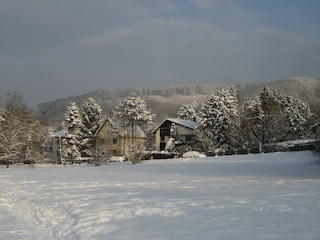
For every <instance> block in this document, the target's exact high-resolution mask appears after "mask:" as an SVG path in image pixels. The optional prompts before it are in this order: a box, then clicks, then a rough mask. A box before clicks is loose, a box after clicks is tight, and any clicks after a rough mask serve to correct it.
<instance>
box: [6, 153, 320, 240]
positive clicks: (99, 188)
mask: <svg viewBox="0 0 320 240" xmlns="http://www.w3.org/2000/svg"><path fill="white" fill-rule="evenodd" d="M310 158H311V154H310V153H309V152H295V153H272V154H260V155H242V156H226V157H212V158H201V159H175V160H154V161H146V162H143V163H142V164H141V165H132V164H130V163H126V162H123V163H110V164H109V165H107V166H101V167H93V166H85V165H73V166H67V167H66V168H64V167H63V166H52V165H50V166H44V165H42V166H39V165H36V166H35V167H34V168H31V167H30V166H11V167H10V168H9V169H5V168H4V167H1V168H0V180H1V181H0V187H1V193H0V239H6V240H8V239H15V240H16V239H28V240H29V239H30V240H33V239H43V240H44V239H46V240H47V239H85V240H88V239H112V240H117V239H124V240H128V239H130V240H132V239H139V240H140V239H148V240H150V239H174V240H178V239H183V240H187V239H192V240H194V239H198V240H200V239H206V240H207V239H214V240H218V239H221V240H222V239H224V240H226V239H228V240H230V239H231V240H232V239H237V240H239V239H240V240H242V239H244V240H250V239H252V240H253V239H254V240H259V239H261V240H263V239H264V240H267V239H268V240H270V239H279V240H280V239H281V240H283V239H290V240H295V239H296V240H302V239H312V240H316V239H317V240H319V239H320V224H319V222H320V167H319V166H318V165H313V164H311V163H309V162H308V159H310Z"/></svg>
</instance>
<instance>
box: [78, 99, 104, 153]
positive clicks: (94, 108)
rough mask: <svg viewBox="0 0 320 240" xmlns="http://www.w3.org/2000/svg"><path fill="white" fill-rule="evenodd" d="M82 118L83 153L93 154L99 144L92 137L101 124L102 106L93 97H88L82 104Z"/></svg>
mask: <svg viewBox="0 0 320 240" xmlns="http://www.w3.org/2000/svg"><path fill="white" fill-rule="evenodd" d="M80 113H81V120H82V129H81V132H82V135H83V138H82V140H81V147H82V149H81V150H82V155H83V156H86V157H87V156H92V155H93V152H94V151H95V149H97V146H94V145H95V142H94V140H93V138H92V136H93V135H94V134H95V133H96V131H97V130H98V128H99V127H100V124H101V119H102V118H101V113H102V108H101V106H100V105H99V104H98V103H97V102H96V100H94V99H93V98H92V97H89V98H88V99H86V100H85V101H84V102H83V104H82V109H81V112H80Z"/></svg>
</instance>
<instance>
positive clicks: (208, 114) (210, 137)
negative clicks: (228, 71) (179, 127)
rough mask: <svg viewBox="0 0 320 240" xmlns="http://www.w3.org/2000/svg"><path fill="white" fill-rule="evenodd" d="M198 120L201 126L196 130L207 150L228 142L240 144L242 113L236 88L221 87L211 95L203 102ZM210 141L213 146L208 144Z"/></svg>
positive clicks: (232, 144)
mask: <svg viewBox="0 0 320 240" xmlns="http://www.w3.org/2000/svg"><path fill="white" fill-rule="evenodd" d="M197 121H198V122H199V123H200V124H201V126H200V127H199V128H198V129H197V130H196V132H195V133H196V138H197V140H198V141H202V142H206V143H203V144H202V145H206V146H207V148H209V149H207V150H210V151H212V150H213V148H215V147H220V146H221V145H223V144H228V145H231V146H233V147H238V146H239V129H240V114H239V102H238V98H237V92H236V91H235V90H234V88H230V89H229V90H224V89H221V90H219V91H217V94H216V95H210V96H208V97H207V99H206V101H205V102H204V103H203V104H202V106H201V108H200V111H199V113H198V118H197ZM208 143H210V144H211V145H212V144H213V146H210V147H209V146H208Z"/></svg>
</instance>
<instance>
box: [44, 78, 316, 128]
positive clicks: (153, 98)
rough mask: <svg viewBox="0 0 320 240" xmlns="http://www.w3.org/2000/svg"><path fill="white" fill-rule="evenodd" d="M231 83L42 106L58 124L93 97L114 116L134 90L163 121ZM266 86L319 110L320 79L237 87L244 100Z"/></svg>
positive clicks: (106, 94)
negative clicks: (71, 107)
mask: <svg viewBox="0 0 320 240" xmlns="http://www.w3.org/2000/svg"><path fill="white" fill-rule="evenodd" d="M229 86H230V85H228V84H188V85H179V86H171V87H162V88H145V89H141V88H136V89H135V88H131V89H122V90H115V91H110V90H98V91H95V92H90V93H87V94H83V95H79V96H74V97H68V98H62V99H57V100H55V101H52V102H47V103H41V104H39V105H38V108H39V110H40V111H42V112H43V111H46V112H47V113H46V117H47V118H48V120H49V121H50V122H53V123H57V122H60V121H63V120H64V113H65V111H66V108H67V106H68V104H69V103H70V102H72V101H74V102H76V103H77V104H78V105H80V104H81V103H82V102H83V101H84V100H85V99H87V98H89V97H93V98H94V99H96V101H97V102H98V103H99V104H100V105H101V106H102V109H103V114H105V115H107V116H111V112H112V109H113V107H114V106H115V105H116V104H118V103H119V101H121V100H122V99H123V98H124V97H126V96H127V95H129V94H130V93H133V92H134V93H137V94H138V95H139V96H141V97H143V98H144V99H145V101H146V103H147V105H148V108H151V109H152V111H153V113H155V114H156V119H155V121H156V122H161V121H162V120H163V119H164V118H165V117H176V116H177V111H178V109H179V108H180V107H181V105H182V104H186V103H191V102H193V101H196V102H197V103H198V106H200V104H201V103H202V102H203V100H204V99H205V97H206V96H207V95H208V94H210V93H215V91H217V90H218V89H221V88H228V87H229ZM263 86H268V87H269V88H271V89H274V90H277V91H279V92H280V93H282V94H290V95H295V96H299V97H303V98H305V99H306V100H307V101H308V102H309V103H310V105H311V107H312V108H313V110H314V112H319V110H318V106H319V104H320V79H313V78H293V79H285V80H278V81H275V82H268V83H252V84H248V85H245V86H236V87H237V89H238V90H239V92H240V97H241V99H247V98H252V97H254V96H256V95H257V94H258V93H259V92H260V91H261V89H262V88H263Z"/></svg>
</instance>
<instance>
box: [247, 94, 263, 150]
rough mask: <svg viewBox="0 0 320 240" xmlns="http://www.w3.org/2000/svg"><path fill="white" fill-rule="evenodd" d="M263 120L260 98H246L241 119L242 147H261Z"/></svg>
mask: <svg viewBox="0 0 320 240" xmlns="http://www.w3.org/2000/svg"><path fill="white" fill-rule="evenodd" d="M263 120H264V113H263V110H262V106H261V102H260V99H259V98H256V99H254V100H251V101H249V100H247V101H246V102H245V104H244V107H243V109H242V119H241V132H242V139H243V147H250V148H258V147H261V145H260V144H261V141H262V129H263ZM259 150H261V149H259Z"/></svg>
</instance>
